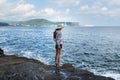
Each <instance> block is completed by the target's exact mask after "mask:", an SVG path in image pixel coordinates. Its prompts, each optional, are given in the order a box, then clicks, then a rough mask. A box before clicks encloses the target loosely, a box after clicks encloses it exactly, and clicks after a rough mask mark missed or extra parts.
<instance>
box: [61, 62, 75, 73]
mask: <svg viewBox="0 0 120 80" xmlns="http://www.w3.org/2000/svg"><path fill="white" fill-rule="evenodd" d="M62 68H63V69H65V70H66V71H68V72H75V71H76V69H75V68H74V67H73V66H72V64H69V63H67V64H63V66H62Z"/></svg>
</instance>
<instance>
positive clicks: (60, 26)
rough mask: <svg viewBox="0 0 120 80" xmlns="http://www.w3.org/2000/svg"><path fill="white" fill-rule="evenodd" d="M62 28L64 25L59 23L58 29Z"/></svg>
mask: <svg viewBox="0 0 120 80" xmlns="http://www.w3.org/2000/svg"><path fill="white" fill-rule="evenodd" d="M62 28H64V27H63V26H62V25H61V24H58V25H57V28H56V29H62Z"/></svg>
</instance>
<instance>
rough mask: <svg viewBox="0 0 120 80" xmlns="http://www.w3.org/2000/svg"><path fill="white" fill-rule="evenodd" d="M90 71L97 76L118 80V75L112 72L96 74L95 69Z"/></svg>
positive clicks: (119, 75)
mask: <svg viewBox="0 0 120 80" xmlns="http://www.w3.org/2000/svg"><path fill="white" fill-rule="evenodd" d="M91 71H92V72H93V73H95V74H97V75H101V76H105V77H111V78H114V79H115V80H120V73H117V72H112V71H103V72H97V71H96V70H95V69H92V70H91Z"/></svg>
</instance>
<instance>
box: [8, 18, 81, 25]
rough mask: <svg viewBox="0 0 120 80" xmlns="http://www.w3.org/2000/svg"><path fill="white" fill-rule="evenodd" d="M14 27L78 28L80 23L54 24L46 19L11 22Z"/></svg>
mask: <svg viewBox="0 0 120 80" xmlns="http://www.w3.org/2000/svg"><path fill="white" fill-rule="evenodd" d="M9 24H10V25H12V26H53V25H57V24H63V25H67V26H78V25H79V23H78V22H52V21H49V20H46V19H31V20H27V21H19V22H10V23H9Z"/></svg>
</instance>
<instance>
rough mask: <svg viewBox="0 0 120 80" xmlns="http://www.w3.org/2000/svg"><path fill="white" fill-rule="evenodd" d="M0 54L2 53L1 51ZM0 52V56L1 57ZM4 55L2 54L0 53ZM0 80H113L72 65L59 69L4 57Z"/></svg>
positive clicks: (20, 58) (40, 63) (24, 59)
mask: <svg viewBox="0 0 120 80" xmlns="http://www.w3.org/2000/svg"><path fill="white" fill-rule="evenodd" d="M1 52H2V51H1ZM1 52H0V55H1ZM2 53H3V54H4V52H2ZM0 80H115V79H113V78H110V77H104V76H99V75H95V74H94V73H92V72H89V71H87V70H82V69H81V70H78V69H76V68H75V67H73V66H72V64H69V63H66V64H63V65H62V66H61V67H55V66H54V65H46V64H44V63H42V62H40V61H38V60H34V59H28V58H25V57H17V56H15V55H9V56H7V55H4V56H2V57H0Z"/></svg>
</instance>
